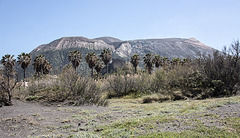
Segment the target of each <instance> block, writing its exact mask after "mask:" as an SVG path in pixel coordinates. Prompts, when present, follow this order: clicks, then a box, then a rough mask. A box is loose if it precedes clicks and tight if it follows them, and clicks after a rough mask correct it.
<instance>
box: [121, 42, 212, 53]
mask: <svg viewBox="0 0 240 138" xmlns="http://www.w3.org/2000/svg"><path fill="white" fill-rule="evenodd" d="M213 51H215V49H213V48H211V47H209V46H206V45H204V44H202V43H201V42H200V41H198V40H196V39H193V38H191V39H181V38H169V39H143V40H132V41H127V42H122V43H121V44H120V45H119V46H118V48H117V49H116V53H117V54H118V55H119V56H121V57H129V56H132V55H133V54H139V55H141V56H143V55H145V54H146V53H153V54H157V55H160V56H166V57H168V58H186V57H192V58H197V57H198V56H199V53H201V54H212V53H213Z"/></svg>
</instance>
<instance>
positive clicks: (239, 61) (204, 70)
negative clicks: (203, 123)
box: [0, 41, 240, 105]
mask: <svg viewBox="0 0 240 138" xmlns="http://www.w3.org/2000/svg"><path fill="white" fill-rule="evenodd" d="M239 56H240V45H239V41H235V42H234V43H232V44H231V45H230V47H229V48H228V49H227V48H226V47H224V49H223V51H222V52H220V51H216V52H214V53H213V54H212V55H201V56H200V58H197V59H189V58H184V59H180V58H173V59H168V58H167V57H162V56H160V55H154V54H152V53H147V54H145V56H144V57H143V62H144V64H145V70H146V72H147V73H148V74H150V75H151V74H152V71H153V69H154V67H155V68H157V69H159V68H160V67H161V68H162V70H163V71H162V72H161V74H156V73H155V74H156V75H159V80H161V82H163V81H165V82H166V84H167V87H159V85H162V86H163V84H161V82H159V83H157V84H156V85H155V84H154V87H156V88H157V89H158V87H159V88H161V89H165V88H177V89H184V91H190V92H191V95H195V96H196V95H197V94H199V93H202V95H204V94H203V93H204V92H206V91H207V92H206V93H207V94H205V97H209V96H210V97H218V96H224V95H227V96H231V95H236V93H237V91H238V87H239V86H240V57H239ZM111 59H112V52H111V50H109V49H104V50H103V51H102V52H101V54H100V55H99V56H98V55H97V54H96V53H95V52H89V53H88V54H87V55H86V56H85V61H86V62H87V64H88V66H89V68H90V69H91V77H92V78H94V70H95V71H96V72H97V78H99V75H100V74H101V70H102V69H103V67H104V65H105V66H106V69H107V74H108V73H109V63H110V61H111ZM140 59H141V57H140V55H138V54H134V55H133V56H131V60H130V63H131V65H132V67H133V68H134V74H138V70H137V69H138V65H139V63H140ZM31 60H32V57H31V55H30V54H28V53H22V54H20V55H18V57H17V61H16V59H14V56H13V55H9V54H7V55H5V56H3V57H2V59H1V63H2V65H3V66H4V69H3V70H1V72H0V73H1V74H2V75H1V76H0V88H1V89H2V90H3V91H4V92H1V95H0V96H1V98H2V99H1V101H4V103H7V104H9V105H10V104H11V98H12V95H11V91H12V90H13V89H14V87H15V86H16V84H17V81H18V78H17V74H16V71H15V70H14V66H15V64H16V63H18V65H19V66H20V67H21V68H22V69H23V76H24V80H23V81H24V82H25V78H26V69H27V68H28V66H29V65H30V64H31ZM68 61H69V62H70V63H71V65H72V67H73V68H74V70H75V72H77V68H78V67H79V65H80V62H81V61H82V53H81V52H80V51H78V50H73V51H70V52H69V54H68ZM32 65H33V67H34V71H35V76H36V77H40V76H41V75H46V74H49V73H50V71H51V69H52V66H51V63H49V62H48V60H47V59H46V58H45V57H44V55H38V56H36V57H35V59H34V60H33V63H32ZM185 65H186V66H188V68H189V69H190V70H189V71H188V72H186V71H185V70H186V68H182V70H181V66H185ZM176 73H179V74H176ZM140 75H141V74H140ZM163 75H165V76H166V78H170V77H171V75H172V76H174V77H173V79H172V80H169V79H166V80H163V78H162V77H164V76H163ZM184 75H185V76H184ZM157 79H158V78H157ZM6 95H7V96H6ZM206 95H209V96H206ZM5 97H8V98H5Z"/></svg>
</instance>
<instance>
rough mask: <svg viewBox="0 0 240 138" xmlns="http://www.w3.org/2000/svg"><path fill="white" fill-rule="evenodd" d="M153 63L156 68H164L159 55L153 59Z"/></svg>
mask: <svg viewBox="0 0 240 138" xmlns="http://www.w3.org/2000/svg"><path fill="white" fill-rule="evenodd" d="M153 63H154V64H155V67H156V68H159V67H160V66H162V58H161V57H160V56H159V55H156V56H155V57H154V59H153Z"/></svg>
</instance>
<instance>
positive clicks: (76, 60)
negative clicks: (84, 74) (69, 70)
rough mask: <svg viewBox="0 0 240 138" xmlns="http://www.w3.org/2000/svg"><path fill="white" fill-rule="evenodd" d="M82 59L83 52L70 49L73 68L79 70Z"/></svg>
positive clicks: (69, 57)
mask: <svg viewBox="0 0 240 138" xmlns="http://www.w3.org/2000/svg"><path fill="white" fill-rule="evenodd" d="M81 59H82V54H81V53H80V52H79V51H78V50H74V51H70V52H69V55H68V60H69V61H70V62H71V63H72V65H73V68H74V69H75V70H77V67H78V66H79V64H80V61H81Z"/></svg>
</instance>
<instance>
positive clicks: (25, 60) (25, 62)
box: [17, 53, 31, 80]
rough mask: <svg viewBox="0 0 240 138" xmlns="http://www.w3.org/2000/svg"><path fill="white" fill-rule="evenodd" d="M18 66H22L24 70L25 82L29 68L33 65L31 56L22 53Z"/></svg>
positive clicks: (19, 56)
mask: <svg viewBox="0 0 240 138" xmlns="http://www.w3.org/2000/svg"><path fill="white" fill-rule="evenodd" d="M17 58H18V61H17V62H18V64H19V65H20V66H21V68H22V69H23V78H24V80H25V78H26V75H25V74H26V69H27V67H28V66H29V65H30V63H31V55H30V54H27V53H22V54H20V55H18V57H17Z"/></svg>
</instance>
